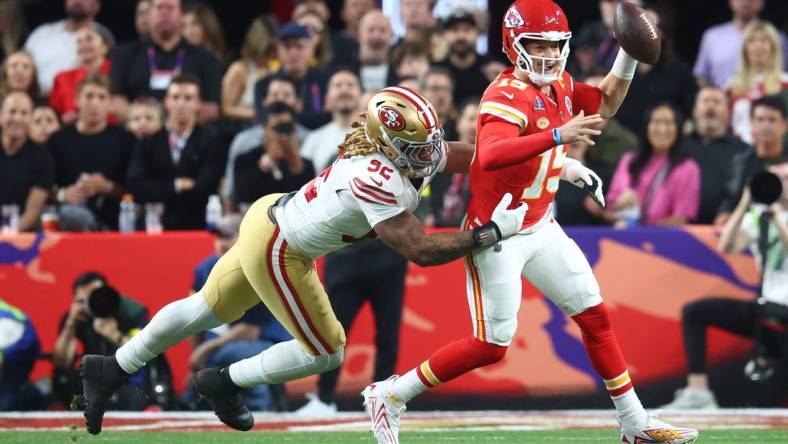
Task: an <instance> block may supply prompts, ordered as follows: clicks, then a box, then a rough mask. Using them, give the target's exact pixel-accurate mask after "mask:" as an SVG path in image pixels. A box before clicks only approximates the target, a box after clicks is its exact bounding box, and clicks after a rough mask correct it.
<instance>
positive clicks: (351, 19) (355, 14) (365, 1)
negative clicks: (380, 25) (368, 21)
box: [342, 0, 391, 41]
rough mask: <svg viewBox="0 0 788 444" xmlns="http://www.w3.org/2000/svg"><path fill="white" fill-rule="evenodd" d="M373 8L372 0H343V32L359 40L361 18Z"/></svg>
mask: <svg viewBox="0 0 788 444" xmlns="http://www.w3.org/2000/svg"><path fill="white" fill-rule="evenodd" d="M373 9H375V2H374V1H373V0H345V1H344V2H343V4H342V22H344V23H345V31H344V34H345V35H347V36H348V37H350V38H352V39H353V40H356V41H359V40H361V38H360V37H359V33H360V28H361V19H362V18H363V17H364V16H365V15H366V14H367V13H368V12H369V11H372V10H373ZM390 40H391V39H389V41H390Z"/></svg>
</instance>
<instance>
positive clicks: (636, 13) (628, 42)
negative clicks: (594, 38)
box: [613, 2, 662, 65]
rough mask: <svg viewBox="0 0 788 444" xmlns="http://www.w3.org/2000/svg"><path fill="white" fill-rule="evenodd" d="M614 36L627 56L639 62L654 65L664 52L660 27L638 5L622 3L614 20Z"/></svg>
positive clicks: (617, 8)
mask: <svg viewBox="0 0 788 444" xmlns="http://www.w3.org/2000/svg"><path fill="white" fill-rule="evenodd" d="M613 35H614V36H615V38H616V40H618V43H619V44H620V45H621V47H622V48H624V51H626V52H627V54H629V55H631V56H632V57H633V58H635V59H637V60H638V61H639V62H643V63H648V64H649V65H653V64H655V63H657V60H659V54H660V52H661V51H662V38H661V35H660V32H659V27H658V26H657V24H656V23H655V22H654V18H653V17H651V16H650V15H649V14H648V13H647V12H646V11H644V10H643V8H641V7H640V6H638V5H635V4H633V3H629V2H620V3H619V4H618V6H617V7H616V15H615V19H614V20H613Z"/></svg>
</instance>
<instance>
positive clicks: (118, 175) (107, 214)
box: [47, 74, 134, 231]
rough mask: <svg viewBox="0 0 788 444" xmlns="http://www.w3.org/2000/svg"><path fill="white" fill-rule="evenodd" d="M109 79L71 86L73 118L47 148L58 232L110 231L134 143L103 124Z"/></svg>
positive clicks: (95, 76) (97, 76)
mask: <svg viewBox="0 0 788 444" xmlns="http://www.w3.org/2000/svg"><path fill="white" fill-rule="evenodd" d="M111 97H112V96H111V95H110V91H109V79H107V77H105V76H103V75H101V74H89V75H88V76H87V77H85V78H84V79H82V81H81V82H80V83H79V86H77V107H78V109H79V114H78V116H77V121H76V123H75V124H74V125H71V126H66V127H64V128H63V129H61V130H60V131H58V132H56V133H55V134H53V135H52V137H50V138H49V141H48V143H47V145H48V147H49V150H50V151H51V152H52V157H53V158H54V159H55V185H56V186H57V187H58V191H57V200H58V202H60V204H61V207H60V227H61V229H63V230H64V231H85V230H94V229H98V230H107V229H109V230H115V229H117V227H118V211H119V209H120V198H121V197H122V196H123V193H125V191H126V187H125V183H126V170H127V169H128V167H129V160H130V159H131V153H132V150H133V149H134V137H133V136H132V135H131V134H130V133H128V132H127V131H126V130H125V129H123V128H122V127H120V126H116V125H112V124H108V123H107V115H108V114H109V108H110V100H111Z"/></svg>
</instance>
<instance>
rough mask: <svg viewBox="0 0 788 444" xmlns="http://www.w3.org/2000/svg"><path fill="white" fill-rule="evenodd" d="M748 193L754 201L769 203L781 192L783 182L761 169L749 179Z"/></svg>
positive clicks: (780, 194) (773, 201)
mask: <svg viewBox="0 0 788 444" xmlns="http://www.w3.org/2000/svg"><path fill="white" fill-rule="evenodd" d="M750 193H752V200H753V202H755V203H759V204H764V205H771V204H773V203H775V202H777V200H778V199H780V196H782V194H783V184H782V181H781V180H780V178H779V177H777V176H776V175H774V174H772V173H770V172H768V171H761V172H760V173H758V174H756V175H755V176H753V177H752V179H750Z"/></svg>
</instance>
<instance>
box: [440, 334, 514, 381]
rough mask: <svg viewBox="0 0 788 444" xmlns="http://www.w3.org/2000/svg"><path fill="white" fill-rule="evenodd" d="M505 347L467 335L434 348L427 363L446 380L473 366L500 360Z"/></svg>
mask: <svg viewBox="0 0 788 444" xmlns="http://www.w3.org/2000/svg"><path fill="white" fill-rule="evenodd" d="M507 348H508V347H507V346H503V345H496V344H490V343H489V342H482V341H480V340H478V339H476V338H475V337H473V336H468V337H466V338H463V339H460V340H458V341H454V342H451V343H449V344H446V345H444V346H443V347H441V348H439V349H438V350H436V351H435V353H433V354H432V356H430V359H429V365H430V368H431V369H432V371H433V372H434V373H435V376H436V377H437V378H438V379H439V380H440V381H441V382H447V381H449V380H452V379H454V378H456V377H457V376H460V375H462V374H464V373H467V372H469V371H471V370H473V369H475V368H479V367H484V366H485V365H490V364H494V363H496V362H498V361H500V360H501V359H503V357H504V356H505V355H506V349H507Z"/></svg>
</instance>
